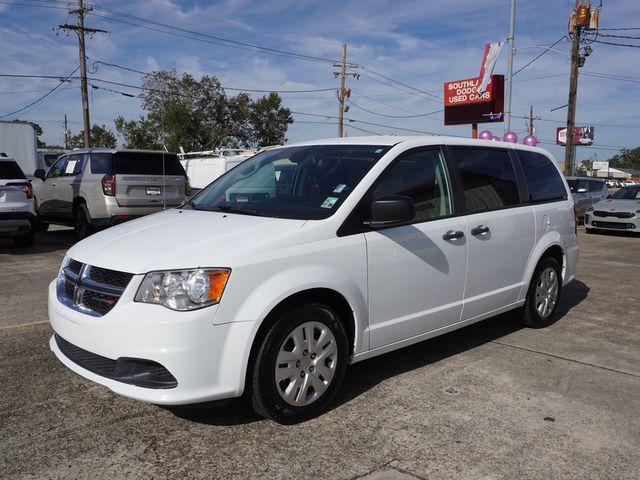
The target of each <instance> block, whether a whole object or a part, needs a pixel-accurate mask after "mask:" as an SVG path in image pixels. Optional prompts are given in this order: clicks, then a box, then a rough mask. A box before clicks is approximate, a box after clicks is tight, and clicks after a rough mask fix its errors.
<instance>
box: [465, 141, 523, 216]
mask: <svg viewBox="0 0 640 480" xmlns="http://www.w3.org/2000/svg"><path fill="white" fill-rule="evenodd" d="M452 150H453V154H454V164H455V166H456V169H457V170H458V172H459V173H460V179H461V180H462V188H463V190H464V210H465V212H467V213H468V212H480V211H485V210H496V209H499V208H505V207H509V206H513V205H518V204H519V197H518V185H517V183H516V176H515V173H514V171H513V166H512V165H511V160H510V158H509V154H508V153H507V152H506V151H505V150H498V149H487V148H453V149H452Z"/></svg>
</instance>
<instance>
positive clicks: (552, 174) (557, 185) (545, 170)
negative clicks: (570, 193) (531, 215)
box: [518, 150, 567, 203]
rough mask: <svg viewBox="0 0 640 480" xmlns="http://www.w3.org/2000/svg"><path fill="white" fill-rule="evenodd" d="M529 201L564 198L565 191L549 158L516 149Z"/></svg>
mask: <svg viewBox="0 0 640 480" xmlns="http://www.w3.org/2000/svg"><path fill="white" fill-rule="evenodd" d="M518 157H519V158H520V164H521V165H522V170H523V171H524V176H525V179H526V180H527V187H528V190H529V201H530V202H531V203H538V202H548V201H553V200H565V199H566V198H567V191H566V189H565V187H564V183H563V182H562V178H561V177H560V174H559V173H558V170H557V169H556V168H555V167H554V166H553V164H552V163H551V160H549V159H548V158H547V157H545V156H544V155H541V154H539V153H535V152H526V151H522V150H520V151H518Z"/></svg>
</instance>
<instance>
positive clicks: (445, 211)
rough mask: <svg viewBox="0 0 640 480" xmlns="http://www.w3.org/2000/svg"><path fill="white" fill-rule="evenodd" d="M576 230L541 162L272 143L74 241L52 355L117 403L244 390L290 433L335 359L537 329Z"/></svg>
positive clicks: (448, 144)
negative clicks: (200, 183)
mask: <svg viewBox="0 0 640 480" xmlns="http://www.w3.org/2000/svg"><path fill="white" fill-rule="evenodd" d="M278 172H280V173H279V174H278ZM280 181H283V182H284V184H283V185H281V186H280V185H279V182H280ZM576 228H577V222H576V218H575V210H574V204H573V200H572V199H571V197H570V192H569V188H568V186H567V183H566V182H565V181H564V179H563V177H562V174H561V173H560V171H559V169H558V167H557V166H556V163H555V161H554V160H553V157H551V155H550V154H549V153H547V152H546V151H545V150H542V149H539V148H534V147H526V146H523V145H515V144H510V143H498V142H491V141H483V140H471V139H459V138H446V137H415V138H411V137H406V138H401V137H395V136H389V137H363V138H342V139H330V140H324V141H316V142H308V143H302V144H298V145H293V146H287V147H281V148H274V149H272V150H268V151H265V152H262V153H259V154H257V155H256V156H254V157H252V158H250V159H248V160H246V161H245V162H243V163H242V164H241V165H239V166H238V167H236V168H234V169H233V170H230V171H229V172H227V173H226V174H224V175H223V176H221V177H220V178H218V179H217V180H216V181H214V182H213V183H212V184H210V185H209V186H207V187H206V188H205V189H204V190H202V191H201V192H200V193H199V194H197V195H196V196H194V197H193V198H191V199H190V201H189V202H188V203H187V204H185V205H183V206H182V207H180V208H175V209H171V210H167V211H166V212H163V213H161V214H157V215H152V216H149V217H145V218H141V219H138V220H134V221H132V222H128V223H126V224H124V225H119V226H116V227H113V228H110V229H108V230H106V231H104V232H100V233H98V234H96V235H93V236H91V237H89V238H87V239H85V240H83V241H81V242H79V243H77V244H76V245H74V246H73V247H72V248H71V249H70V250H69V251H68V252H67V254H66V257H65V259H64V260H63V262H62V266H61V269H60V274H59V276H58V278H57V279H56V280H55V281H53V282H52V283H51V285H50V287H49V319H50V322H51V325H52V327H53V330H54V332H55V333H54V335H53V336H52V338H51V340H50V347H51V349H52V350H53V352H55V354H56V356H57V357H58V358H59V359H60V361H62V362H63V363H64V364H65V365H66V366H67V367H69V368H70V369H71V370H73V371H75V372H77V373H78V374H80V375H83V376H85V377H86V378H88V379H90V380H92V381H94V382H97V383H99V384H102V385H105V386H107V387H108V388H110V389H111V390H113V391H114V392H117V393H120V394H122V395H125V396H128V397H132V398H136V399H139V400H144V401H148V402H152V403H156V404H165V405H177V404H189V403H197V402H205V401H209V400H215V399H221V398H230V397H238V396H240V395H242V394H243V393H244V392H245V391H246V393H247V396H248V398H250V399H251V401H252V403H253V406H254V408H255V410H256V411H257V412H258V413H260V414H261V415H263V416H265V417H268V418H271V419H274V420H276V421H279V422H283V423H290V422H297V421H301V420H304V419H306V418H309V417H311V416H315V415H317V414H319V413H320V412H322V411H323V409H325V408H326V407H327V406H328V404H329V403H330V402H331V400H332V398H333V397H334V395H335V394H336V391H337V390H338V388H339V386H340V383H341V381H342V378H343V376H344V373H345V367H346V365H347V364H349V363H355V362H359V361H362V360H365V359H367V358H370V357H374V356H377V355H381V354H383V353H385V352H389V351H391V350H395V349H398V348H401V347H403V346H406V345H410V344H413V343H417V342H420V341H422V340H426V339H428V338H431V337H435V336H437V335H441V334H443V333H446V332H449V331H451V330H454V329H457V328H461V327H463V326H465V325H469V324H471V323H474V322H478V321H480V320H482V319H485V318H488V317H491V316H494V315H497V314H499V313H502V312H506V311H509V310H517V315H518V317H519V318H521V320H522V321H523V323H524V324H525V325H528V326H530V327H544V326H546V325H549V324H551V323H552V322H553V321H554V318H555V314H556V312H557V308H558V304H559V301H560V296H561V293H562V288H563V286H564V285H566V284H567V283H568V282H570V281H571V280H572V279H573V278H574V275H575V269H576V262H577V258H578V245H577V242H576ZM186 239H188V240H186Z"/></svg>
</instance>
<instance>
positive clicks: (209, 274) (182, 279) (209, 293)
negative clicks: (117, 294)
mask: <svg viewBox="0 0 640 480" xmlns="http://www.w3.org/2000/svg"><path fill="white" fill-rule="evenodd" d="M230 273H231V270H229V269H227V268H210V269H207V268H198V269H194V270H173V271H168V272H151V273H147V274H146V275H145V277H144V280H142V283H141V284H140V287H139V288H138V291H137V293H136V297H135V301H136V302H143V303H155V304H158V305H164V306H165V307H167V308H170V309H172V310H182V311H184V310H195V309H197V308H203V307H207V306H209V305H214V304H216V303H218V302H219V301H220V298H221V297H222V292H224V287H225V286H226V285H227V280H228V278H229V274H230Z"/></svg>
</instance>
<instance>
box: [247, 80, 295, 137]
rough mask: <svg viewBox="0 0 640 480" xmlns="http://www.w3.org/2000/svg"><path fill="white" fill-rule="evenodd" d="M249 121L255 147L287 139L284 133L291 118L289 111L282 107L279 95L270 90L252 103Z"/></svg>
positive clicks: (291, 120) (291, 121)
mask: <svg viewBox="0 0 640 480" xmlns="http://www.w3.org/2000/svg"><path fill="white" fill-rule="evenodd" d="M249 121H250V123H251V128H252V132H251V141H252V143H253V144H254V146H256V147H266V146H268V145H279V144H282V143H285V142H286V141H287V139H286V138H285V135H286V134H287V128H288V125H289V124H290V123H293V118H292V117H291V111H290V110H289V109H288V108H283V107H282V100H281V99H280V96H279V95H278V94H277V93H275V92H271V93H270V94H269V95H265V96H264V97H262V98H260V99H258V100H256V101H255V102H253V103H252V105H251V112H250V116H249Z"/></svg>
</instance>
